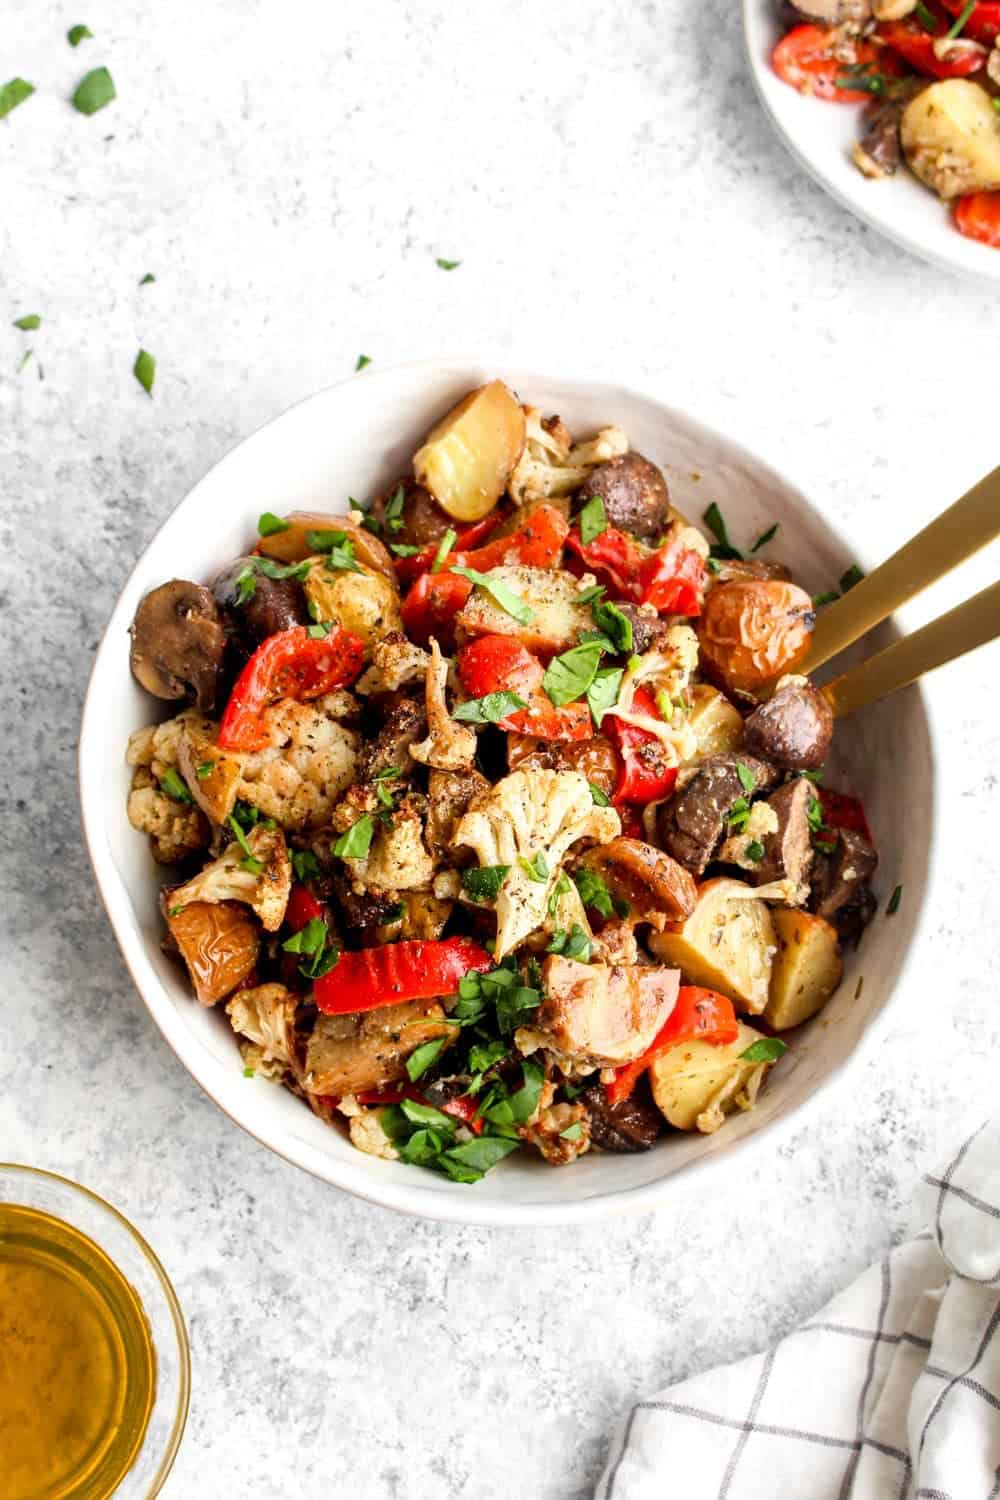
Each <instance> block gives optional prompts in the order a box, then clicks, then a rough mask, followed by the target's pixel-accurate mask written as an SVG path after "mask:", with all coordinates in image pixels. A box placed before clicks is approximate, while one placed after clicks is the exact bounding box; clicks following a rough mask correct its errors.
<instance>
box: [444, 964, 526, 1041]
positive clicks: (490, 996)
mask: <svg viewBox="0 0 1000 1500" xmlns="http://www.w3.org/2000/svg"><path fill="white" fill-rule="evenodd" d="M541 1003H542V996H541V991H540V990H539V989H537V988H536V987H535V986H534V985H528V984H524V983H523V981H522V979H521V975H520V973H519V972H518V969H517V966H516V961H515V960H514V959H504V960H503V962H502V963H501V964H500V965H499V966H498V967H497V968H495V969H491V970H490V971H489V973H487V974H466V975H465V976H464V978H462V979H460V980H459V981H458V1002H457V1004H456V1005H455V1008H454V1010H453V1011H452V1016H453V1017H454V1019H455V1020H457V1021H459V1022H461V1023H462V1024H463V1025H472V1024H474V1023H479V1022H480V1021H481V1020H482V1019H483V1017H484V1015H485V1013H486V1009H487V1007H488V1006H489V1005H490V1004H492V1005H493V1006H494V1007H495V1009H496V1018H497V1026H498V1028H499V1030H500V1033H501V1035H502V1036H510V1035H511V1033H512V1032H513V1031H515V1030H516V1029H517V1027H518V1026H519V1025H520V1024H521V1020H522V1018H523V1016H524V1014H525V1012H527V1011H529V1010H537V1008H538V1006H539V1005H541Z"/></svg>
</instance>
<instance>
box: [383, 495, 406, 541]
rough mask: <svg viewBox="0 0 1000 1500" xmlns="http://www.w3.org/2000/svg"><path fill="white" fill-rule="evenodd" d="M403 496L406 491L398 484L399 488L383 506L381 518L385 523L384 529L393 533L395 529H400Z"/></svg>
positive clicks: (401, 524)
mask: <svg viewBox="0 0 1000 1500" xmlns="http://www.w3.org/2000/svg"><path fill="white" fill-rule="evenodd" d="M405 498H406V492H405V490H404V489H403V486H402V485H400V486H399V489H398V490H397V491H396V493H395V494H394V495H393V496H392V499H391V500H390V501H389V503H388V505H387V506H386V508H385V513H384V516H383V520H384V523H385V529H386V531H391V532H393V534H395V533H396V532H397V531H402V529H403V501H404V499H405Z"/></svg>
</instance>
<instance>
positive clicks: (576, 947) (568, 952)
mask: <svg viewBox="0 0 1000 1500" xmlns="http://www.w3.org/2000/svg"><path fill="white" fill-rule="evenodd" d="M545 951H546V952H547V953H559V954H561V955H562V957H563V958H575V959H576V960H577V961H578V962H579V963H582V964H589V963H590V955H591V951H592V945H591V941H590V938H589V937H588V936H587V934H586V933H585V932H584V930H583V928H582V927H581V926H580V924H579V922H574V923H573V925H572V927H571V928H570V930H569V932H567V931H566V929H565V928H564V927H557V928H556V930H555V931H554V932H553V934H552V941H551V942H550V943H549V946H548V948H547V949H546V950H545Z"/></svg>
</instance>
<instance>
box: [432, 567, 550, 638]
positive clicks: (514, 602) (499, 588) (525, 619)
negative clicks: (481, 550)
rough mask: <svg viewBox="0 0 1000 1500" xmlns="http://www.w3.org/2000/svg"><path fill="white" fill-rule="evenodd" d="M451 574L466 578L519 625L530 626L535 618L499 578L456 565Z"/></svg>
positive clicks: (519, 597) (532, 611)
mask: <svg viewBox="0 0 1000 1500" xmlns="http://www.w3.org/2000/svg"><path fill="white" fill-rule="evenodd" d="M449 571H450V572H452V573H458V574H459V575H460V577H462V578H467V579H468V580H469V582H470V583H474V584H476V586H477V587H478V588H481V589H484V590H485V592H486V593H487V594H489V595H490V597H491V598H492V599H494V600H495V601H496V603H497V604H499V606H500V608H501V609H502V610H505V611H506V613H507V614H509V615H510V616H511V617H512V618H513V619H515V620H516V621H517V622H518V624H519V625H530V624H531V622H532V620H533V619H534V618H535V614H534V610H532V609H531V608H529V606H528V605H527V604H525V602H524V600H523V599H522V598H521V596H520V594H516V593H515V592H514V590H513V589H512V588H509V587H508V586H507V584H505V583H502V582H501V581H500V579H499V578H491V577H490V575H489V573H480V572H479V570H478V568H464V567H460V566H459V565H458V564H456V565H455V566H454V567H453V568H451V569H449Z"/></svg>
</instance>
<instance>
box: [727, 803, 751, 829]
mask: <svg viewBox="0 0 1000 1500" xmlns="http://www.w3.org/2000/svg"><path fill="white" fill-rule="evenodd" d="M726 821H727V823H728V824H729V828H730V831H731V832H732V833H742V832H743V830H744V828H746V826H747V824H748V823H749V821H750V804H749V802H748V801H747V799H746V798H745V797H737V799H736V801H735V802H734V803H733V805H732V807H731V808H730V809H729V812H728V814H727V815H726Z"/></svg>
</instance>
